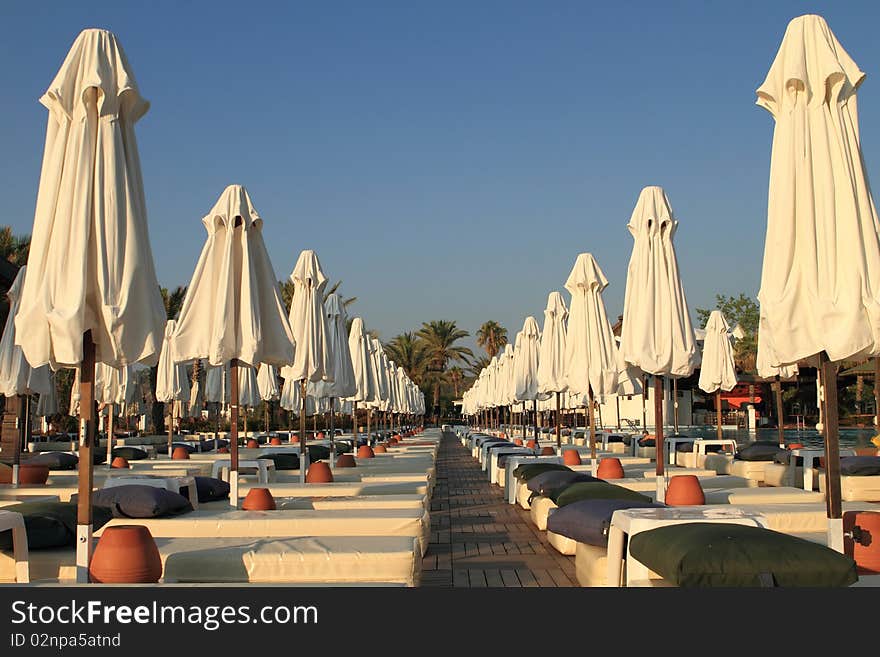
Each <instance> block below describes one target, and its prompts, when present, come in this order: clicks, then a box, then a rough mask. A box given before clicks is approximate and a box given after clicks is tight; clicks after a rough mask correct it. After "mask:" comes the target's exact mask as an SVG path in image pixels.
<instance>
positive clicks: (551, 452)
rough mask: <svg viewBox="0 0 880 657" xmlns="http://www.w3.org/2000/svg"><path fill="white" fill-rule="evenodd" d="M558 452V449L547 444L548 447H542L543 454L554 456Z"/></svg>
mask: <svg viewBox="0 0 880 657" xmlns="http://www.w3.org/2000/svg"><path fill="white" fill-rule="evenodd" d="M555 453H556V450H555V449H553V448H552V447H550V446H549V445H547V446H546V447H542V448H541V456H553V455H554V454H555Z"/></svg>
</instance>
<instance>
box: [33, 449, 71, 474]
mask: <svg viewBox="0 0 880 657" xmlns="http://www.w3.org/2000/svg"><path fill="white" fill-rule="evenodd" d="M26 463H28V464H29V465H47V466H49V469H50V470H76V466H77V465H78V464H79V457H78V456H76V455H75V454H68V453H67V452H41V453H40V454H37V455H35V456H32V457H30V458H29V459H28V460H27V461H26Z"/></svg>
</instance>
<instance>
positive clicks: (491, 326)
mask: <svg viewBox="0 0 880 657" xmlns="http://www.w3.org/2000/svg"><path fill="white" fill-rule="evenodd" d="M477 344H478V345H479V346H481V347H482V348H483V349H485V350H486V353H487V354H489V358H490V359H491V358H492V357H493V356H497V355H498V352H499V351H501V349H502V348H503V347H504V345H506V344H507V329H506V328H504V327H503V326H501V324H499V323H498V322H496V321H494V320H491V319H490V320H489V321H488V322H485V323H484V324H483V325H482V326H481V327H480V330H479V331H477Z"/></svg>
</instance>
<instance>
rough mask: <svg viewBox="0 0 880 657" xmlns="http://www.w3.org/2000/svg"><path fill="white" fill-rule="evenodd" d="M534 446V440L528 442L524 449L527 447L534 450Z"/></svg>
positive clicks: (535, 444)
mask: <svg viewBox="0 0 880 657" xmlns="http://www.w3.org/2000/svg"><path fill="white" fill-rule="evenodd" d="M536 446H537V443H536V442H535V441H534V440H530V441H529V442H527V443H526V447H528V448H529V449H535V447H536Z"/></svg>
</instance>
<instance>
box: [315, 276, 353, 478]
mask: <svg viewBox="0 0 880 657" xmlns="http://www.w3.org/2000/svg"><path fill="white" fill-rule="evenodd" d="M324 315H325V317H326V319H327V342H326V348H327V350H328V352H329V355H330V359H331V363H332V364H331V371H332V372H333V380H332V381H319V382H317V383H316V384H315V389H316V394H317V396H318V397H320V398H326V399H327V400H328V402H327V403H328V404H329V406H330V436H331V441H330V463H331V465H332V464H334V463H335V462H336V458H335V457H336V441H335V440H334V439H333V438H335V436H336V426H335V415H336V410H335V408H334V406H335V402H334V400H335V399H336V398H345V397H350V396H351V395H353V394H354V393H355V391H356V390H357V384H356V383H355V380H354V368H353V366H352V362H351V352H350V351H349V348H348V331H347V329H346V320H347V317H346V315H345V308H344V307H343V305H342V300H341V299H340V298H339V295H338V294H335V293H334V294H329V295H327V298H326V299H325V300H324Z"/></svg>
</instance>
